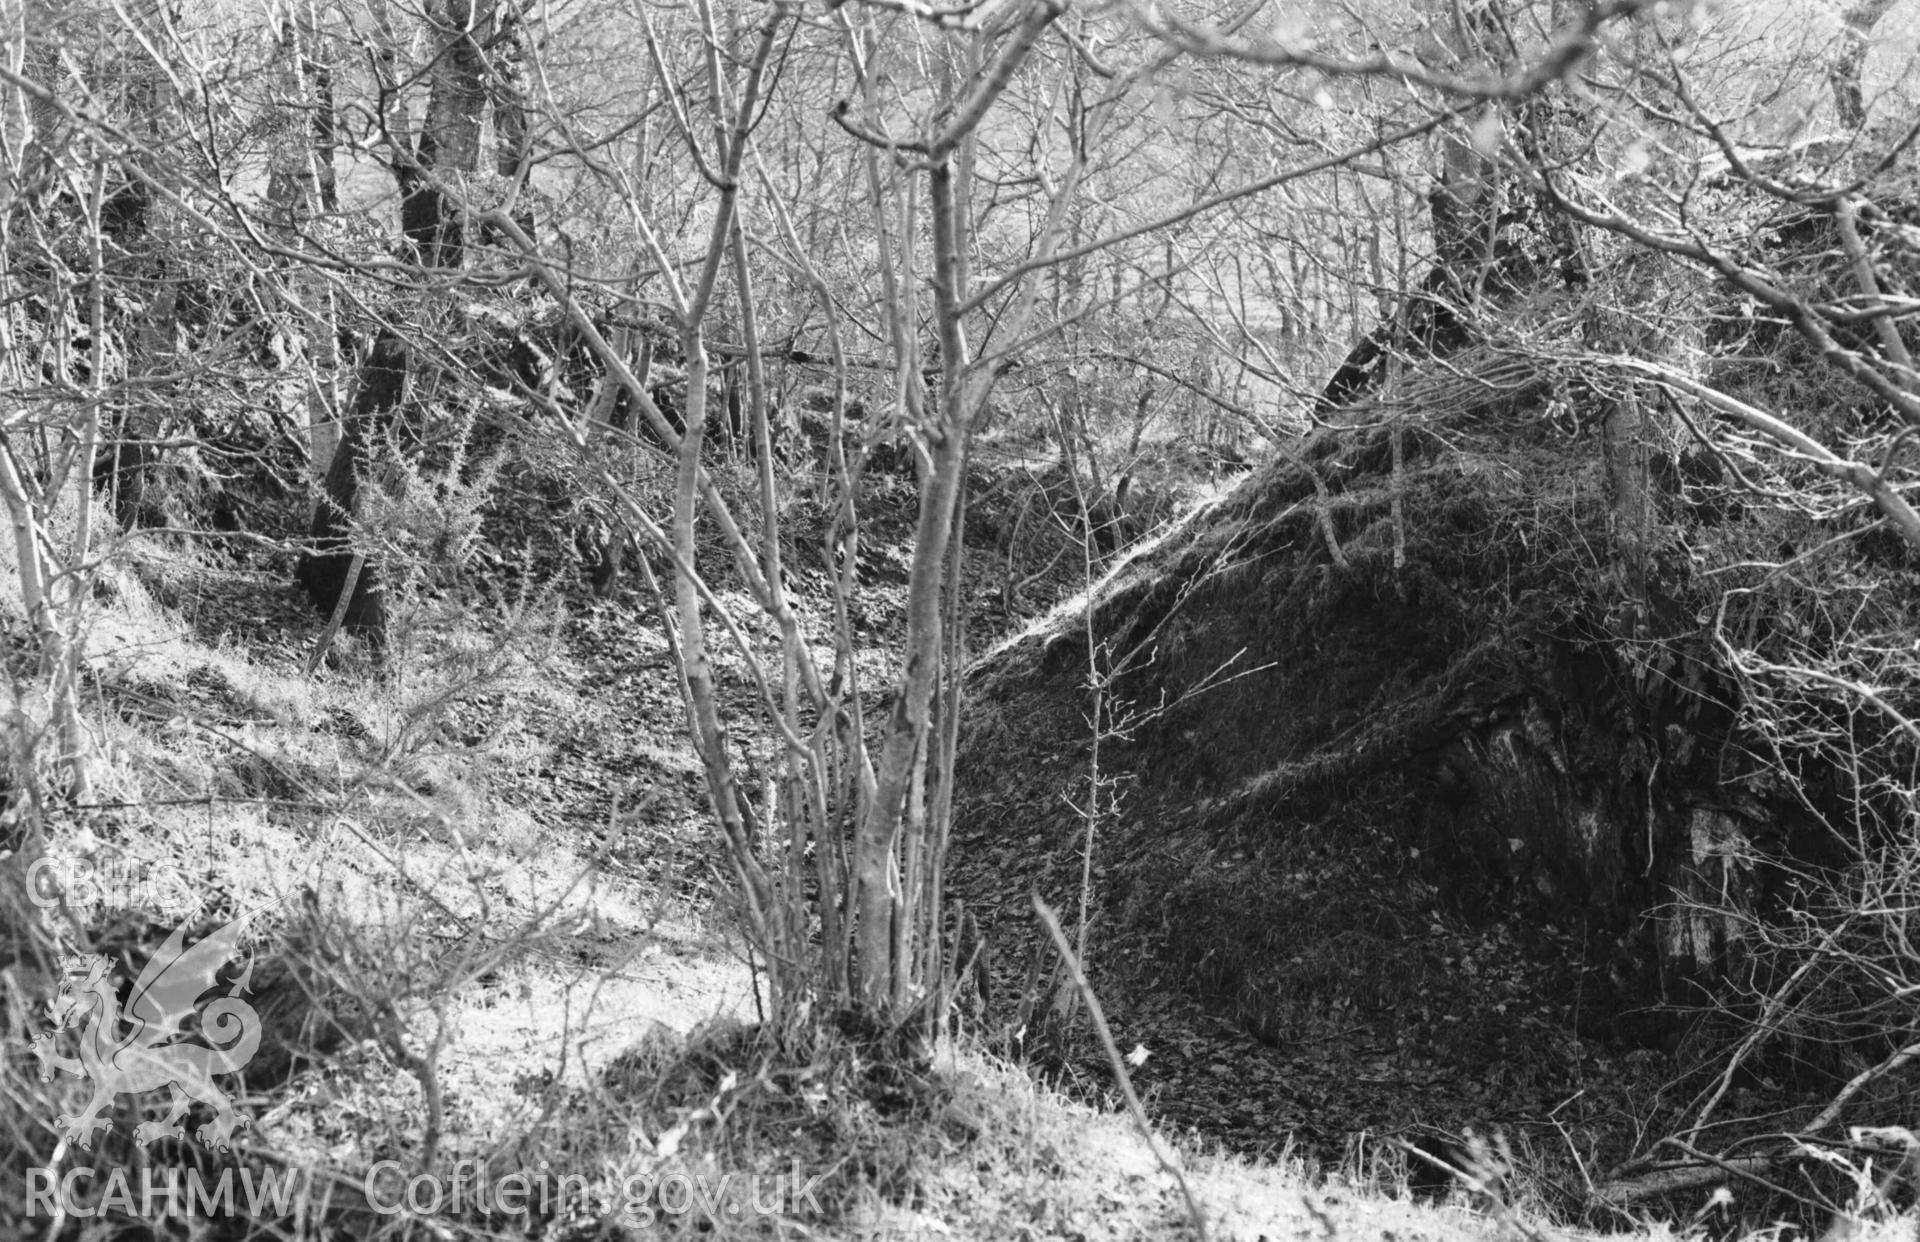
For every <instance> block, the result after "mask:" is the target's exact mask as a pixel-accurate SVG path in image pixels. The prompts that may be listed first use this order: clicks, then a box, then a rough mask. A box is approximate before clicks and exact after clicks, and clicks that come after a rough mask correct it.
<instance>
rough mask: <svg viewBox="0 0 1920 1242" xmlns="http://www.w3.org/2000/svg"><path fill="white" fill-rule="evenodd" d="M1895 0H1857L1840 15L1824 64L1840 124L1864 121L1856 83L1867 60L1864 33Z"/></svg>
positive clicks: (1850, 125) (1854, 124)
mask: <svg viewBox="0 0 1920 1242" xmlns="http://www.w3.org/2000/svg"><path fill="white" fill-rule="evenodd" d="M1897 2H1898V0H1858V2H1857V3H1856V4H1854V6H1853V7H1852V8H1850V9H1848V10H1847V11H1846V13H1845V14H1843V15H1842V17H1841V27H1840V44H1839V48H1838V49H1837V50H1836V51H1835V53H1834V57H1833V62H1832V63H1831V64H1830V65H1829V66H1828V67H1827V81H1828V82H1829V83H1831V84H1832V86H1833V108H1834V112H1835V113H1836V114H1837V115H1838V116H1839V118H1840V124H1841V125H1842V126H1843V127H1845V128H1847V129H1859V128H1860V127H1861V126H1862V125H1865V124H1866V123H1867V99H1866V94H1865V92H1864V91H1863V90H1862V89H1861V86H1860V70H1861V69H1862V68H1863V67H1864V66H1865V65H1866V63H1867V37H1868V36H1869V35H1871V34H1872V33H1873V28H1874V27H1875V26H1876V25H1878V24H1879V23H1880V19H1881V18H1883V17H1885V16H1886V15H1887V13H1888V12H1889V11H1890V10H1891V9H1892V8H1893V6H1894V5H1895V4H1896V3H1897Z"/></svg>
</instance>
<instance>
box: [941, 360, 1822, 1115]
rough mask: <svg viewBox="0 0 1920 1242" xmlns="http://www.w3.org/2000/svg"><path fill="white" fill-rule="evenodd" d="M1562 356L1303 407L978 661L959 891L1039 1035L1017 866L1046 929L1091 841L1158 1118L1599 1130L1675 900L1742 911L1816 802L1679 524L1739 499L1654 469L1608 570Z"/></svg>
mask: <svg viewBox="0 0 1920 1242" xmlns="http://www.w3.org/2000/svg"><path fill="white" fill-rule="evenodd" d="M1554 386H1555V385H1554V383H1553V381H1552V377H1546V376H1542V377H1538V382H1534V383H1529V384H1520V385H1515V386H1512V387H1511V388H1509V389H1507V390H1506V395H1505V396H1503V397H1500V398H1499V399H1497V400H1495V399H1493V398H1491V397H1490V398H1489V399H1487V400H1484V401H1480V402H1477V403H1476V402H1453V403H1451V404H1450V405H1449V406H1448V407H1447V412H1446V413H1445V414H1437V413H1436V414H1430V415H1428V416H1426V417H1416V418H1409V419H1406V420H1405V421H1404V422H1403V423H1402V425H1401V427H1400V428H1399V430H1398V431H1395V430H1394V429H1393V428H1391V427H1387V426H1379V427H1374V428H1351V427H1349V428H1342V429H1337V430H1330V431H1326V432H1323V433H1321V434H1319V435H1318V436H1316V437H1315V438H1312V439H1310V440H1308V441H1306V442H1305V443H1304V444H1302V445H1301V446H1300V447H1299V449H1298V451H1297V452H1296V453H1295V454H1293V455H1292V457H1291V458H1290V459H1286V460H1279V461H1275V462H1273V463H1271V464H1270V465H1268V466H1267V467H1265V468H1263V469H1261V470H1259V471H1258V472H1256V473H1255V474H1253V475H1251V476H1249V477H1248V478H1247V479H1245V480H1244V481H1243V483H1242V484H1241V485H1240V486H1239V487H1238V488H1236V489H1235V490H1234V491H1233V492H1232V493H1231V494H1229V495H1228V496H1227V497H1225V498H1224V499H1222V500H1220V501H1218V502H1216V503H1215V504H1214V505H1212V506H1211V507H1209V508H1208V509H1205V510H1203V511H1200V512H1196V513H1194V514H1191V515H1189V517H1188V518H1187V519H1186V520H1185V521H1184V522H1182V523H1181V524H1180V525H1179V526H1178V527H1177V528H1176V529H1175V530H1174V531H1173V533H1171V534H1170V535H1168V536H1166V537H1165V538H1163V539H1162V540H1160V541H1159V542H1158V544H1157V545H1155V546H1153V547H1151V548H1150V549H1148V550H1146V551H1145V552H1143V553H1142V554H1140V555H1139V556H1138V557H1136V559H1134V560H1133V561H1132V562H1131V563H1130V564H1129V565H1127V566H1126V567H1125V568H1124V569H1123V570H1121V571H1120V572H1119V573H1117V574H1116V575H1115V576H1114V577H1113V578H1112V579H1111V580H1110V582H1109V583H1108V584H1107V585H1106V586H1105V587H1104V588H1103V589H1102V590H1100V591H1099V592H1097V593H1096V595H1095V597H1094V600H1093V603H1092V604H1091V605H1090V610H1088V611H1083V612H1081V613H1079V614H1077V615H1073V616H1069V617H1066V618H1064V619H1063V620H1061V621H1060V622H1059V623H1058V624H1057V625H1056V626H1054V627H1053V628H1050V629H1047V630H1044V631H1041V632H1035V633H1031V634H1029V635H1027V636H1026V637H1025V638H1023V639H1022V640H1020V641H1019V642H1017V643H1014V644H1012V645H1010V646H1008V647H1006V648H1005V649H1003V650H1001V651H1000V652H998V653H996V654H995V655H994V656H993V657H991V658H990V659H989V660H988V661H986V662H984V663H983V664H982V665H981V666H980V667H977V668H976V669H975V670H974V672H973V676H972V682H971V689H970V694H971V696H972V699H971V705H970V707H969V709H968V716H967V724H966V727H965V731H964V736H963V746H962V751H963V753H962V757H961V763H960V771H961V774H962V797H961V800H960V803H959V809H958V822H957V826H956V836H955V845H954V861H953V873H954V881H953V883H954V887H955V891H956V892H957V893H958V894H959V895H960V896H961V898H962V899H963V900H964V901H965V902H966V903H967V905H968V907H969V909H970V910H972V911H973V913H974V915H975V917H976V918H977V919H978V921H979V923H980V925H981V927H982V930H983V932H984V934H985V936H986V940H987V943H988V944H989V946H990V947H991V951H992V953H993V955H994V969H993V975H994V979H995V983H994V986H993V987H992V988H991V989H990V990H991V991H992V992H993V994H994V1003H993V1005H992V1006H990V1014H989V1020H990V1021H991V1022H992V1023H995V1024H997V1025H998V1026H999V1027H1000V1029H1001V1030H1002V1031H1003V1033H1004V1034H1005V1035H1006V1036H1007V1037H1008V1038H1009V1039H1010V1040H1012V1041H1013V1042H1014V1043H1015V1044H1016V1045H1020V1046H1024V1047H1026V1048H1029V1049H1031V1048H1032V1047H1033V1046H1034V1041H1035V1040H1036V1038H1037V1037H1039V1036H1040V1035H1042V1034H1044V1031H1043V1029H1042V1028H1043V1026H1044V1023H1042V1022H1041V1021H1040V1019H1039V1018H1038V1017H1036V1014H1039V1013H1043V1012H1044V1009H1043V1008H1041V1006H1044V1004H1045V1001H1046V996H1045V993H1046V991H1047V989H1046V987H1045V985H1044V983H1043V982H1041V981H1042V980H1044V978H1045V977H1046V973H1045V971H1044V970H1043V969H1041V968H1040V967H1039V965H1038V963H1039V962H1040V961H1041V958H1040V956H1038V955H1035V954H1033V953H1032V952H1031V950H1030V947H1031V946H1032V945H1033V944H1034V933H1033V928H1034V925H1035V920H1034V917H1033V914H1032V908H1031V904H1030V900H1029V891H1030V890H1032V891H1037V892H1038V893H1039V894H1040V895H1041V896H1042V897H1044V898H1045V899H1046V900H1047V901H1048V902H1050V903H1051V904H1053V905H1054V906H1055V908H1057V909H1059V910H1060V911H1061V912H1062V918H1063V921H1064V922H1065V923H1066V924H1067V925H1068V928H1069V931H1070V932H1071V930H1072V927H1073V925H1074V923H1075V922H1076V921H1077V919H1078V918H1079V917H1080V907H1081V894H1082V876H1083V868H1084V874H1085V875H1086V876H1087V877H1088V878H1089V882H1088V884H1087V885H1086V893H1087V896H1088V898H1089V903H1088V910H1087V913H1088V915H1089V916H1090V918H1091V927H1092V931H1091V934H1090V938H1089V957H1090V959H1091V960H1090V963H1089V966H1090V974H1091V975H1092V977H1093V980H1094V982H1095V985H1096V987H1097V988H1098V989H1099V990H1100V992H1101V994H1102V997H1103V1000H1105V1001H1107V1003H1108V1007H1109V1008H1110V1010H1111V1011H1112V1012H1113V1014H1114V1016H1115V1024H1116V1028H1117V1034H1118V1036H1119V1038H1120V1040H1121V1046H1122V1049H1123V1050H1125V1049H1127V1048H1130V1047H1132V1046H1133V1045H1134V1044H1135V1043H1136V1042H1137V1043H1138V1044H1140V1045H1142V1046H1143V1047H1144V1048H1145V1049H1146V1050H1147V1053H1148V1054H1149V1055H1148V1060H1147V1061H1146V1063H1145V1064H1144V1065H1143V1066H1142V1067H1141V1069H1140V1071H1139V1082H1140V1085H1142V1086H1143V1088H1144V1089H1145V1091H1146V1093H1147V1094H1148V1095H1149V1096H1150V1097H1153V1098H1154V1099H1155V1101H1156V1103H1155V1107H1156V1108H1157V1109H1158V1110H1159V1113H1160V1116H1161V1119H1162V1120H1163V1121H1166V1122H1176V1123H1187V1124H1192V1125H1195V1126H1198V1127H1200V1128H1202V1129H1205V1130H1208V1131H1210V1132H1212V1133H1214V1134H1216V1135H1218V1136H1220V1137H1222V1138H1224V1139H1225V1140H1227V1141H1228V1142H1230V1143H1232V1144H1233V1145H1235V1146H1240V1147H1270V1146H1273V1145H1274V1144H1276V1143H1277V1142H1279V1141H1281V1140H1283V1139H1284V1138H1286V1136H1287V1132H1292V1133H1294V1134H1295V1135H1296V1136H1298V1137H1302V1138H1304V1139H1306V1140H1307V1141H1308V1142H1313V1141H1315V1140H1316V1139H1317V1140H1319V1141H1320V1142H1321V1144H1322V1145H1323V1146H1324V1148H1325V1149H1327V1150H1329V1151H1330V1152H1337V1151H1338V1150H1339V1149H1340V1147H1341V1146H1342V1145H1343V1144H1345V1143H1346V1142H1348V1136H1349V1135H1351V1134H1352V1133H1354V1132H1356V1131H1361V1130H1364V1129H1367V1128H1372V1127H1380V1126H1388V1127H1395V1128H1398V1127H1402V1126H1405V1125H1407V1124H1410V1123H1414V1122H1425V1123H1432V1124H1438V1125H1445V1126H1448V1127H1457V1126H1460V1125H1462V1124H1467V1123H1471V1124H1476V1125H1481V1126H1486V1125H1490V1124H1499V1125H1504V1126H1508V1127H1513V1126H1518V1125H1525V1124H1526V1123H1528V1122H1538V1123H1544V1122H1545V1121H1546V1120H1547V1118H1548V1116H1549V1114H1552V1115H1553V1117H1554V1119H1555V1120H1558V1121H1561V1122H1576V1123H1578V1122H1580V1121H1582V1120H1583V1119H1584V1120H1586V1121H1589V1122H1598V1121H1600V1120H1602V1119H1607V1118H1608V1117H1609V1110H1611V1109H1613V1108H1614V1107H1615V1104H1616V1103H1617V1098H1616V1094H1617V1093H1623V1092H1627V1091H1629V1090H1632V1089H1635V1088H1634V1086H1633V1084H1634V1082H1635V1080H1636V1079H1637V1080H1639V1089H1645V1088H1647V1087H1649V1086H1651V1085H1652V1080H1653V1079H1654V1078H1657V1077H1659V1076H1661V1075H1662V1073H1663V1070H1664V1065H1665V1059H1666V1058H1667V1057H1668V1056H1669V1055H1670V1054H1673V1053H1675V1052H1676V1051H1677V1050H1678V1049H1679V1047H1680V1045H1681V1043H1682V1042H1683V1039H1684V1036H1685V1034H1686V1031H1687V1029H1688V1028H1687V1024H1686V1023H1685V1022H1684V1021H1683V1011H1684V1010H1685V1009H1686V1008H1687V1007H1688V1006H1691V1005H1696V1004H1698V1003H1700V1002H1702V1001H1704V1000H1705V999H1706V988H1707V987H1708V986H1709V985H1710V981H1711V979H1712V978H1713V977H1715V973H1716V972H1717V971H1719V970H1721V969H1722V968H1723V967H1724V965H1725V957H1726V954H1727V952H1728V945H1729V941H1730V936H1729V928H1728V926H1727V925H1726V920H1725V919H1724V918H1720V917H1717V916H1715V915H1712V914H1709V913H1705V912H1703V911H1701V910H1699V909H1692V910H1689V909H1683V908H1682V907H1683V904H1684V902H1685V899H1687V898H1688V897H1689V896H1700V897H1703V898H1713V899H1715V904H1720V905H1723V906H1724V905H1725V904H1726V903H1727V900H1728V893H1729V891H1730V890H1729V886H1730V885H1731V886H1732V889H1734V890H1737V891H1736V892H1735V893H1734V900H1735V901H1736V902H1739V903H1745V904H1746V905H1747V906H1749V907H1755V906H1758V905H1760V904H1763V903H1764V902H1765V901H1766V900H1767V899H1768V898H1767V894H1766V893H1765V892H1764V891H1762V890H1763V889H1764V886H1765V884H1766V883H1767V880H1766V878H1765V877H1764V876H1762V875H1759V874H1758V873H1756V872H1754V871H1752V870H1751V869H1749V870H1746V871H1742V872H1741V873H1739V874H1738V875H1735V874H1734V868H1733V867H1732V864H1731V863H1730V862H1729V861H1728V860H1729V859H1730V857H1731V856H1732V853H1733V850H1732V849H1731V847H1732V845H1734V844H1738V843H1755V842H1758V843H1760V844H1761V845H1769V844H1770V843H1771V842H1772V841H1774V840H1777V839H1778V838H1779V836H1780V835H1781V834H1787V833H1791V832H1793V831H1795V825H1796V824H1800V823H1804V821H1805V820H1806V819H1807V811H1806V810H1805V808H1804V807H1800V806H1798V805H1797V804H1794V803H1793V802H1792V801H1791V800H1790V799H1789V798H1787V797H1786V796H1785V795H1784V794H1783V793H1782V792H1781V791H1780V789H1779V788H1778V786H1777V784H1776V783H1775V782H1774V780H1773V777H1772V776H1771V775H1770V774H1769V773H1768V772H1767V770H1766V765H1765V764H1764V763H1762V762H1760V761H1758V760H1757V759H1756V758H1755V757H1754V754H1753V750H1752V749H1751V748H1750V747H1748V746H1746V745H1744V744H1743V742H1742V739H1741V738H1740V737H1739V736H1738V733H1739V730H1738V728H1737V727H1736V720H1737V712H1736V710H1735V709H1736V704H1737V696H1736V693H1735V689H1734V687H1733V684H1732V682H1731V681H1730V679H1729V678H1727V677H1726V675H1725V674H1724V672H1723V671H1722V669H1721V666H1720V664H1719V662H1718V660H1717V658H1716V657H1715V654H1714V648H1713V646H1712V643H1711V641H1710V638H1709V635H1708V622H1709V621H1710V620H1711V618H1710V617H1709V616H1708V615H1706V614H1708V613H1711V611H1712V608H1711V607H1710V606H1709V601H1710V600H1711V599H1713V598H1716V597H1715V596H1710V595H1708V594H1707V591H1706V587H1705V586H1704V585H1703V584H1702V582H1701V578H1702V575H1701V573H1700V572H1699V568H1698V565H1699V562H1700V560H1701V557H1700V556H1699V555H1698V553H1697V550H1696V549H1695V547H1694V546H1693V544H1691V543H1690V542H1689V540H1690V539H1694V538H1698V537H1701V532H1703V531H1707V530H1708V528H1709V526H1712V527H1716V528H1723V529H1719V530H1718V533H1715V534H1712V535H1711V536H1710V537H1711V538H1714V539H1718V540H1720V541H1721V543H1722V544H1725V543H1727V542H1728V541H1729V540H1736V541H1737V539H1743V538H1749V537H1754V536H1752V534H1751V532H1748V533H1734V532H1736V528H1739V527H1740V523H1741V522H1743V521H1745V520H1746V519H1745V518H1743V517H1742V516H1741V514H1740V512H1739V511H1738V509H1737V507H1734V508H1732V509H1730V508H1729V507H1728V506H1727V505H1726V504H1725V503H1724V497H1719V498H1708V497H1705V496H1703V495H1702V494H1701V493H1700V492H1699V491H1698V490H1696V489H1693V488H1690V487H1688V486H1685V485H1683V483H1682V482H1681V480H1683V479H1685V478H1687V477H1688V476H1689V475H1690V474H1694V475H1697V474H1698V473H1699V472H1698V471H1697V470H1695V469H1694V467H1695V466H1696V465H1698V463H1695V462H1689V461H1683V460H1680V459H1672V460H1668V461H1665V462H1663V463H1660V465H1661V468H1660V469H1656V470H1655V472H1654V477H1655V479H1656V481H1658V480H1662V479H1664V480H1666V483H1665V485H1663V486H1659V487H1656V489H1655V490H1656V492H1657V493H1658V495H1657V498H1656V501H1655V505H1656V508H1657V514H1656V517H1655V520H1654V522H1653V524H1652V532H1651V535H1650V537H1649V539H1648V540H1647V543H1646V547H1647V549H1648V550H1647V559H1646V560H1645V561H1644V562H1642V563H1641V564H1640V566H1639V568H1638V569H1637V570H1635V571H1632V572H1630V571H1629V570H1628V569H1627V568H1626V559H1627V558H1626V557H1625V556H1624V555H1623V554H1622V553H1621V552H1620V551H1619V549H1620V546H1621V545H1620V542H1619V541H1618V540H1617V539H1616V538H1615V531H1614V522H1615V519H1614V515H1613V512H1612V509H1611V507H1610V503H1609V489H1608V486H1607V470H1606V464H1605V454H1604V452H1603V449H1602V445H1601V443H1600V437H1599V435H1598V434H1597V432H1594V431H1592V430H1588V431H1586V432H1584V433H1582V432H1580V431H1579V430H1578V429H1575V430H1574V431H1573V432H1569V431H1568V430H1567V429H1566V428H1564V427H1558V426H1555V425H1553V424H1552V423H1551V422H1550V421H1549V420H1548V419H1547V418H1546V417H1544V411H1545V410H1546V409H1547V408H1548V401H1547V394H1548V393H1549V392H1550V391H1551V390H1552V389H1553V388H1554ZM1396 435H1398V436H1399V438H1400V441H1401V442H1400V446H1399V450H1398V452H1397V454H1396V451H1395V447H1394V443H1393V441H1394V439H1395V436H1396ZM1396 458H1397V459H1398V464H1396ZM1709 499H1712V500H1713V503H1706V501H1708V500H1709ZM1741 529H1744V528H1741ZM1721 585H1724V583H1722V584H1721ZM1735 606H1736V607H1740V606H1743V605H1738V604H1736V605H1735ZM1744 606H1750V607H1752V608H1753V609H1755V610H1756V613H1755V615H1756V617H1758V616H1763V615H1764V613H1765V609H1766V608H1767V607H1769V604H1768V602H1767V600H1766V598H1765V597H1764V594H1763V593H1762V594H1758V595H1755V596H1754V597H1753V598H1752V600H1751V601H1750V602H1749V604H1747V605H1744ZM1096 720H1097V721H1098V725H1097V727H1096V723H1095V722H1096ZM1096 733H1098V734H1099V736H1098V738H1097V739H1096ZM1090 807H1092V808H1095V810H1096V812H1097V813H1096V814H1095V815H1094V816H1093V817H1092V823H1091V834H1089V828H1090V823H1089V816H1088V814H1087V811H1088V808H1090ZM1796 816H1797V817H1798V819H1796V818H1795V817H1796ZM1089 840H1090V842H1091V845H1090V853H1089V852H1088V850H1089ZM1722 847H1727V848H1722ZM1030 963H1033V965H1031V966H1030V965H1029V964H1030ZM1036 989H1037V990H1038V993H1039V995H1038V996H1037V997H1036ZM1061 1051H1062V1052H1063V1053H1064V1056H1063V1062H1064V1064H1066V1065H1067V1066H1069V1067H1073V1066H1079V1065H1088V1066H1090V1065H1092V1064H1094V1063H1097V1062H1098V1061H1100V1058H1099V1056H1098V1055H1097V1053H1096V1052H1095V1051H1094V1045H1093V1044H1091V1042H1089V1041H1087V1040H1086V1039H1085V1038H1084V1035H1082V1036H1081V1037H1079V1038H1077V1039H1076V1038H1075V1037H1074V1036H1072V1035H1068V1036H1066V1037H1065V1038H1064V1040H1063V1043H1062V1047H1061ZM1569 1101H1577V1102H1576V1103H1572V1104H1569ZM1556 1109H1558V1110H1560V1111H1558V1112H1555V1110H1556ZM1619 1115H1620V1114H1618V1113H1613V1114H1611V1118H1612V1119H1613V1120H1617V1118H1618V1116H1619ZM1554 1141H1555V1143H1556V1145H1557V1140H1554Z"/></svg>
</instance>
